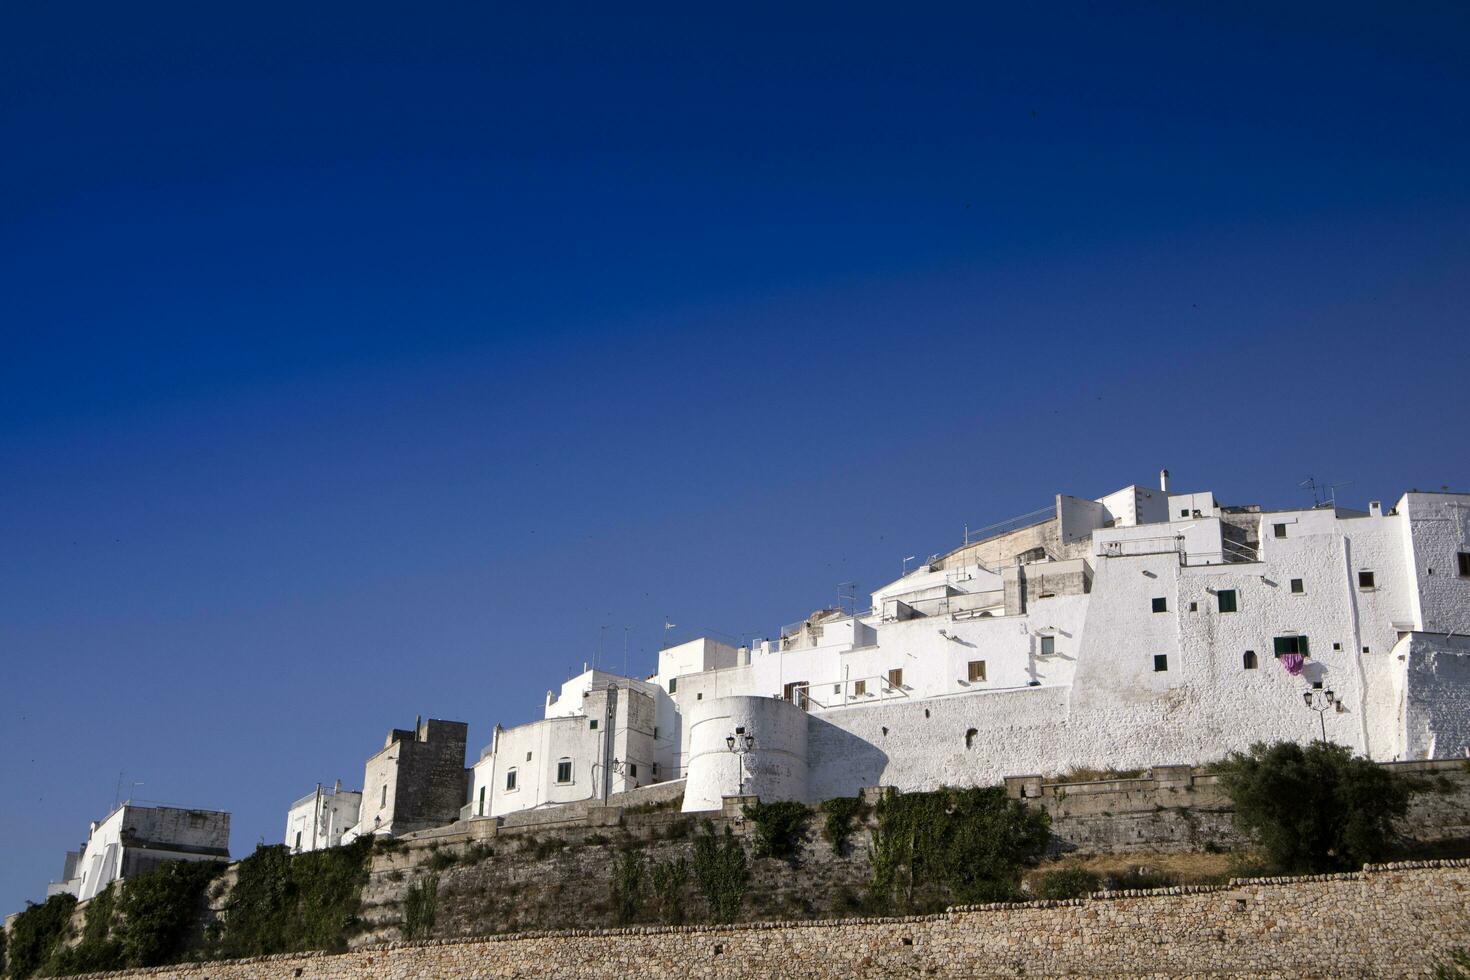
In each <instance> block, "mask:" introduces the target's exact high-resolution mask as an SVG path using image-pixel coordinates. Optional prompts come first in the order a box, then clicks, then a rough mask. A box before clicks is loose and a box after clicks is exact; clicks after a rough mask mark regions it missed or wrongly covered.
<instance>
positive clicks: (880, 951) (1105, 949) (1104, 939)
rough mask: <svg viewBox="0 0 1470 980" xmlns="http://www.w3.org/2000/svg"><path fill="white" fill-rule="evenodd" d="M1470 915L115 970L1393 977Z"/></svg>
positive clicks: (1389, 911) (824, 927) (1345, 902)
mask: <svg viewBox="0 0 1470 980" xmlns="http://www.w3.org/2000/svg"><path fill="white" fill-rule="evenodd" d="M1467 913H1470V861H1446V862H1422V863H1416V864H1414V863H1411V864H1397V865H1380V866H1373V867H1369V868H1365V869H1364V870H1363V871H1362V872H1359V873H1353V874H1341V875H1318V876H1311V877H1305V878H1272V879H1246V880H1241V881H1233V882H1231V883H1230V884H1229V885H1226V886H1222V887H1218V888H1173V889H1160V890H1157V891H1152V892H1122V893H1113V894H1107V895H1106V896H1105V897H1096V896H1095V897H1093V898H1090V899H1083V900H1078V901H1072V902H1033V903H1027V904H1022V905H1003V906H983V907H978V908H963V909H951V910H950V911H949V912H946V913H943V914H940V915H933V916H923V917H914V918H902V919H898V918H895V919H849V920H834V921H828V922H774V923H764V924H759V925H746V926H727V927H718V928H716V927H698V928H692V927H686V928H646V929H625V930H600V931H599V930H581V931H572V932H565V933H557V934H546V933H526V934H513V935H506V936H500V937H495V938H492V939H469V940H462V941H445V940H438V941H430V942H427V943H394V944H388V945H386V946H381V947H376V948H371V949H362V950H358V951H356V952H353V953H347V954H342V955H335V956H328V955H322V954H306V955H298V956H274V957H265V958H261V959H256V960H240V961H234V962H225V963H201V964H188V965H183V966H176V967H167V968H161V969H156V970H148V971H136V972H132V973H128V974H111V976H139V977H142V976H152V977H168V978H175V977H176V978H180V980H184V978H189V980H205V978H208V980H237V978H238V980H244V978H247V977H248V978H267V980H270V978H277V977H281V978H284V977H301V978H305V980H367V978H378V977H392V978H402V980H410V978H419V977H448V976H454V977H532V976H534V977H537V978H555V977H565V978H584V977H587V978H590V977H626V976H647V977H679V978H684V977H690V976H699V977H752V976H758V977H793V978H798V977H799V978H802V980H822V978H827V977H831V978H847V977H889V976H898V975H904V976H911V975H915V974H918V975H925V976H938V977H975V976H1022V975H1025V976H1057V975H1066V974H1070V975H1081V976H1141V975H1147V976H1155V977H1158V976H1167V977H1186V976H1207V975H1215V976H1218V975H1222V974H1226V975H1229V974H1235V975H1249V976H1263V975H1276V976H1293V977H1311V976H1315V977H1341V976H1384V975H1394V976H1399V975H1411V974H1423V973H1426V972H1427V971H1428V970H1429V969H1430V968H1431V967H1432V965H1433V964H1434V962H1435V961H1436V959H1437V958H1439V957H1441V956H1443V955H1444V954H1445V952H1446V951H1447V950H1449V949H1450V948H1453V947H1456V946H1465V945H1470V916H1467Z"/></svg>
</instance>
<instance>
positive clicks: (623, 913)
mask: <svg viewBox="0 0 1470 980" xmlns="http://www.w3.org/2000/svg"><path fill="white" fill-rule="evenodd" d="M642 895H643V855H641V854H639V853H638V852H637V851H624V852H622V853H621V854H619V855H618V857H617V860H615V861H614V862H613V880H612V900H613V912H614V914H615V915H616V916H617V920H618V925H624V926H625V925H627V924H628V923H630V922H632V921H633V920H634V919H636V918H637V917H638V906H639V903H640V902H641V900H642Z"/></svg>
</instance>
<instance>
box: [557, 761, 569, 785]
mask: <svg viewBox="0 0 1470 980" xmlns="http://www.w3.org/2000/svg"><path fill="white" fill-rule="evenodd" d="M556 781H557V782H559V783H570V782H571V781H572V760H571V759H562V760H561V761H560V762H558V763H557V764H556Z"/></svg>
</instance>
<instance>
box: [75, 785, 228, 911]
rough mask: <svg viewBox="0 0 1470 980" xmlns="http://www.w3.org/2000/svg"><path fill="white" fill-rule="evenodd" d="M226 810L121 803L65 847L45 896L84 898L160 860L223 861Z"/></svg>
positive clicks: (226, 824)
mask: <svg viewBox="0 0 1470 980" xmlns="http://www.w3.org/2000/svg"><path fill="white" fill-rule="evenodd" d="M229 858H230V815H229V814H228V813H223V812H220V811H217V810H188V809H182V808H179V807H171V806H138V805H137V804H134V803H124V804H122V805H121V806H119V807H118V808H117V809H115V810H113V811H112V812H111V813H109V814H108V815H107V816H106V817H104V818H102V820H100V821H97V822H95V823H93V824H92V825H91V827H90V832H89V833H88V836H87V841H86V843H84V844H83V845H82V847H81V849H80V850H78V851H69V852H67V855H66V865H65V868H64V870H63V873H62V880H61V881H56V882H52V883H51V884H50V886H48V887H47V890H46V894H47V896H48V897H49V896H51V895H55V894H59V893H62V892H69V893H70V894H72V895H75V896H76V897H77V898H78V899H80V900H82V901H86V900H87V899H89V898H91V897H92V896H94V895H96V894H97V893H98V892H100V891H102V890H103V889H105V888H106V887H107V886H108V885H110V884H111V883H112V882H114V881H118V880H120V879H125V878H131V877H134V876H135V875H140V874H146V873H147V872H149V871H152V870H154V869H155V868H157V867H158V866H159V865H160V864H163V863H164V862H165V861H228V860H229Z"/></svg>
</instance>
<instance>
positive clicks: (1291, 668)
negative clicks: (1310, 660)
mask: <svg viewBox="0 0 1470 980" xmlns="http://www.w3.org/2000/svg"><path fill="white" fill-rule="evenodd" d="M1279 659H1280V660H1281V666H1283V667H1285V668H1286V672H1287V673H1288V674H1290V675H1291V676H1292V677H1300V676H1301V673H1302V667H1304V666H1305V664H1304V663H1303V662H1302V655H1301V654H1299V653H1283V654H1282V655H1281V657H1280V658H1279Z"/></svg>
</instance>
